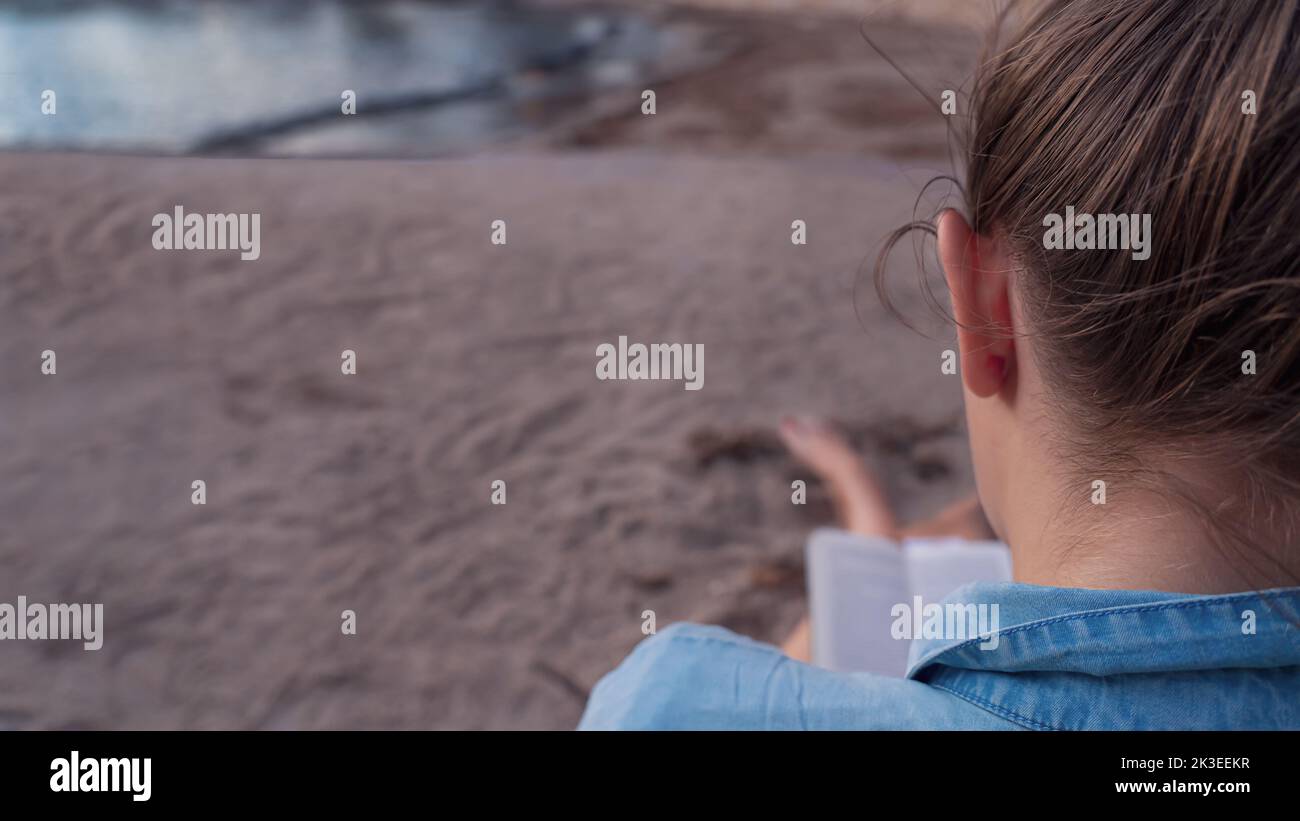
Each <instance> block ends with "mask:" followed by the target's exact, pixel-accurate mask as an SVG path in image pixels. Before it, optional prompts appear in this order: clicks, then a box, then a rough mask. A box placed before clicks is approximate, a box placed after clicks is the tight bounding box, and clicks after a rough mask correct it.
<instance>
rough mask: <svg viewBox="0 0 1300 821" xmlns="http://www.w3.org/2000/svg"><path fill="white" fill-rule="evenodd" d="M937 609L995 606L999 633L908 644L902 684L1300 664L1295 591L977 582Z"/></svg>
mask: <svg viewBox="0 0 1300 821" xmlns="http://www.w3.org/2000/svg"><path fill="white" fill-rule="evenodd" d="M942 604H943V605H944V606H945V607H947V606H948V605H971V604H974V605H976V606H977V607H978V606H980V605H986V606H988V605H993V604H996V605H997V623H996V629H993V630H992V631H991V633H990V635H989V636H986V637H983V638H979V637H977V638H945V639H926V638H922V639H919V640H917V641H914V642H913V645H912V649H911V663H910V664H909V667H908V672H907V677H908V678H924V677H925V675H926V672H927V671H928V670H930V669H931V668H933V667H936V666H947V667H955V668H964V669H969V670H998V671H1003V672H1024V671H1053V672H1074V673H1086V674H1090V675H1096V676H1106V675H1112V674H1117V673H1151V672H1167V671H1174V670H1207V669H1222V668H1232V667H1236V668H1243V667H1244V668H1259V667H1280V666H1286V665H1300V587H1289V588H1278V589H1273V590H1262V591H1252V592H1246V593H1232V594H1227V595H1215V596H1203V595H1190V594H1186V593H1163V592H1153V591H1139V590H1083V589H1074V588H1059V587H1041V586H1038V585H1029V584H1017V583H997V584H990V583H976V584H969V585H966V586H964V587H961V588H959V589H958V590H956V591H955V592H953V594H952V595H950V596H948V597H947V598H946V599H944V601H943V603H942ZM989 626H990V627H992V624H991V623H990V625H989ZM967 635H969V634H967Z"/></svg>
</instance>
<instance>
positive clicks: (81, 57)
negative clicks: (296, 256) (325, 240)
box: [0, 0, 662, 155]
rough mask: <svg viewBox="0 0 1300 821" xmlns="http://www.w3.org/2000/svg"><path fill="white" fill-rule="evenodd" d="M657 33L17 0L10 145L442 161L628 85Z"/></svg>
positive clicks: (468, 12)
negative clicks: (352, 107) (48, 106)
mask: <svg viewBox="0 0 1300 821" xmlns="http://www.w3.org/2000/svg"><path fill="white" fill-rule="evenodd" d="M661 40H662V37H661V32H658V31H656V30H655V29H654V27H653V26H651V25H650V24H648V23H646V22H645V21H643V20H640V19H639V18H637V17H635V16H630V15H628V14H625V13H622V12H609V11H601V12H593V11H569V10H556V9H536V8H533V7H530V6H527V5H524V4H519V3H512V2H506V1H505V0H500V2H490V1H489V0H480V2H460V3H437V2H422V1H421V0H370V1H369V2H360V1H357V2H349V0H316V1H315V2H306V0H225V2H218V1H217V0H192V1H191V2H183V1H182V0H164V1H161V2H142V1H141V0H136V1H135V2H90V3H87V2H53V1H52V0H46V2H39V3H18V4H9V5H6V6H4V7H2V8H0V148H40V149H90V150H110V151H131V152H151V153H189V152H199V153H229V152H234V153H243V154H273V155H278V154H287V155H300V154H345V155H346V154H365V155H424V154H436V153H440V152H443V151H448V150H455V149H457V148H463V147H466V146H469V145H473V144H477V143H480V142H482V141H484V140H490V139H498V138H501V137H504V136H511V135H516V134H519V133H523V132H527V131H528V130H530V129H533V128H535V127H537V125H538V114H537V111H538V109H539V106H538V105H537V104H536V101H538V100H542V101H547V105H546V106H541V108H542V109H545V110H552V109H558V108H559V105H558V103H555V101H557V100H567V101H570V102H572V101H575V100H579V101H580V100H581V99H582V98H583V97H584V95H589V94H590V93H592V92H594V91H597V90H600V89H604V88H608V87H611V86H620V85H627V84H630V83H632V82H633V81H635V80H637V79H638V78H639V77H640V76H641V75H642V74H643V72H644V71H645V70H646V67H647V66H648V65H649V64H650V63H651V62H652V61H653V60H654V59H655V56H656V54H657V52H658V51H659V50H660V48H661V46H662V43H661ZM47 89H48V90H53V91H54V92H55V94H56V97H55V99H54V102H55V105H56V109H55V110H56V113H55V114H54V115H53V116H48V115H46V114H43V113H42V110H41V105H42V94H43V92H44V91H45V90H47ZM347 89H350V90H352V91H355V93H356V97H357V104H356V108H357V116H355V117H346V116H343V114H342V112H341V105H342V103H343V100H342V96H341V95H342V93H343V91H344V90H347ZM542 119H543V120H544V119H545V118H544V117H543V118H542Z"/></svg>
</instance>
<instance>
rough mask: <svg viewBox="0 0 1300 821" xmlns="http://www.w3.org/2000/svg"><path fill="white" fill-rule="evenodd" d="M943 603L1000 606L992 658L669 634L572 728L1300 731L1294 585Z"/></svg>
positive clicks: (982, 591)
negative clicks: (796, 657)
mask: <svg viewBox="0 0 1300 821" xmlns="http://www.w3.org/2000/svg"><path fill="white" fill-rule="evenodd" d="M947 601H958V602H971V601H982V602H997V603H998V604H999V607H1000V618H999V623H1000V627H999V629H998V630H997V632H996V635H997V639H998V640H997V642H996V647H992V648H991V649H983V648H985V647H989V645H992V644H994V643H993V642H988V641H986V640H984V639H981V638H975V639H950V640H944V639H920V640H917V641H915V642H913V644H912V648H911V656H910V664H909V669H908V671H907V677H906V678H889V677H885V676H877V675H870V674H865V673H836V672H832V671H830V670H825V669H821V668H818V667H813V666H810V665H807V664H803V663H801V662H797V661H793V660H791V659H789V658H788V657H786V656H785V655H784V654H782V653H781V651H780V650H778V649H777V648H775V647H773V646H771V645H768V644H763V643H760V642H756V641H751V640H749V639H746V638H742V637H740V636H737V635H736V634H734V633H732V632H730V631H728V630H724V629H722V628H720V627H703V626H699V625H694V624H676V625H673V626H672V627H669V628H668V629H666V630H663V631H661V632H660V633H659V634H658V635H655V636H651V637H650V638H648V639H646V640H645V641H643V642H641V644H639V645H638V646H637V647H636V649H635V650H633V651H632V653H631V655H629V656H628V657H627V659H625V660H624V661H623V663H622V664H620V665H619V666H618V668H617V669H615V670H614V671H613V672H611V673H609V674H608V675H606V676H605V677H604V678H603V679H601V680H600V682H599V683H598V684H597V685H596V688H595V689H594V690H593V691H592V694H591V699H590V700H589V702H588V704H587V709H586V712H585V713H584V714H583V716H582V722H581V724H580V725H579V729H593V730H594V729H754V730H759V729H763V730H787V729H788V730H794V729H828V730H829V729H837V730H840V729H853V730H876V729H879V730H905V729H937V730H950V729H1033V730H1064V729H1070V730H1100V729H1108V730H1131V729H1292V730H1294V729H1300V588H1285V589H1277V590H1266V591H1257V592H1250V593H1234V594H1230V595H1219V596H1196V595H1188V594H1183V593H1157V592H1143V591H1132V590H1076V589H1067V588H1054V587H1039V586H1035V585H1026V584H1010V583H1002V584H974V585H967V586H966V587H963V588H962V589H960V590H958V591H956V592H955V593H953V594H952V595H951V596H949V597H948V599H946V600H945V602H947ZM985 638H987V637H985Z"/></svg>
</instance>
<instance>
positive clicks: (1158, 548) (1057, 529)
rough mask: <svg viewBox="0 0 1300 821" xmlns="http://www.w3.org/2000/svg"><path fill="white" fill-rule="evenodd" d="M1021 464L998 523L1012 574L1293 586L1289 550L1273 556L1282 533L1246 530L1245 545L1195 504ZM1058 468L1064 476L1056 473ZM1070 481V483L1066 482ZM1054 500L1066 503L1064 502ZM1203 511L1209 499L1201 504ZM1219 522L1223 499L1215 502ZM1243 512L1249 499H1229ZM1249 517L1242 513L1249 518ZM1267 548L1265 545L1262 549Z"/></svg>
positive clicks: (1034, 578)
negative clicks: (1051, 477)
mask: <svg viewBox="0 0 1300 821" xmlns="http://www.w3.org/2000/svg"><path fill="white" fill-rule="evenodd" d="M1043 475H1045V474H1044V473H1037V472H1034V471H1018V472H1017V477H1018V478H1017V480H1016V486H1015V487H1013V488H1010V490H1011V495H1008V496H1006V497H1005V498H1006V499H1007V500H1008V502H1009V504H1008V505H1006V507H1008V508H1011V509H1012V510H1011V515H1010V516H1008V517H1004V519H1003V521H1002V530H1003V531H1004V532H1003V534H1002V535H1003V537H1004V538H1005V539H1006V541H1007V543H1008V544H1009V545H1010V546H1011V552H1012V562H1013V566H1014V567H1015V579H1016V581H1020V582H1026V583H1029V584H1040V585H1050V586H1055V587H1084V588H1096V589H1123V590H1163V591H1170V592H1180V593H1233V592H1239V591H1244V590H1256V589H1264V588H1270V587H1288V586H1292V585H1296V584H1298V583H1300V566H1297V563H1296V562H1295V561H1294V560H1295V556H1291V557H1289V558H1290V559H1291V561H1290V562H1289V563H1288V561H1286V558H1288V557H1284V556H1281V555H1279V553H1278V552H1277V548H1278V546H1279V545H1285V544H1287V538H1286V536H1284V535H1283V534H1282V533H1273V534H1261V533H1259V530H1260V529H1259V528H1258V527H1246V528H1243V532H1245V533H1247V534H1250V536H1249V538H1250V544H1241V543H1238V542H1236V541H1229V540H1228V538H1227V537H1226V536H1225V535H1221V534H1223V533H1226V532H1228V531H1224V530H1223V529H1222V528H1221V527H1220V528H1216V527H1214V526H1212V525H1211V523H1210V522H1209V521H1208V520H1207V518H1206V516H1205V515H1203V514H1199V513H1198V512H1197V511H1196V509H1195V508H1196V506H1194V505H1189V504H1186V503H1183V502H1175V501H1173V500H1172V499H1171V498H1170V497H1169V495H1168V494H1162V493H1160V492H1158V491H1136V490H1132V489H1127V488H1125V487H1123V486H1122V485H1120V486H1118V487H1117V486H1116V485H1117V484H1119V482H1120V480H1117V481H1116V482H1110V483H1107V487H1106V496H1105V497H1104V499H1105V501H1104V502H1102V501H1100V499H1101V498H1103V497H1100V496H1099V494H1098V493H1097V490H1096V489H1095V488H1093V487H1092V485H1091V482H1087V483H1084V484H1083V486H1082V487H1080V486H1079V482H1078V481H1077V480H1075V481H1073V482H1068V483H1067V482H1061V481H1042V480H1041V477H1042V476H1043ZM1056 475H1058V476H1059V475H1061V474H1059V473H1058V474H1056ZM1067 485H1068V486H1067ZM1061 499H1069V500H1071V501H1070V502H1069V503H1068V504H1064V505H1062V504H1061V502H1060V500H1061ZM1202 507H1205V509H1207V510H1208V509H1209V506H1202ZM1213 507H1216V508H1218V510H1217V512H1216V516H1218V517H1220V520H1221V521H1220V524H1222V523H1223V520H1224V519H1225V518H1226V517H1227V510H1224V508H1227V507H1229V506H1227V505H1224V504H1219V505H1215V506H1213ZM1234 507H1237V508H1239V509H1243V510H1245V511H1250V510H1251V508H1250V506H1248V505H1244V504H1243V505H1236V506H1234ZM1248 521H1249V519H1248V518H1247V522H1248ZM1269 551H1272V552H1269Z"/></svg>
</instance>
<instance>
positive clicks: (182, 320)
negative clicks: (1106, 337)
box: [0, 8, 975, 729]
mask: <svg viewBox="0 0 1300 821" xmlns="http://www.w3.org/2000/svg"><path fill="white" fill-rule="evenodd" d="M671 13H672V14H675V15H682V14H690V15H700V17H699V24H700V25H704V26H714V27H717V28H720V29H726V30H727V33H728V35H729V36H731V37H739V38H740V41H741V42H740V45H741V47H739V48H737V49H736V50H735V53H734V54H733V55H732V56H729V57H727V58H726V59H725V60H722V61H721V62H719V63H718V64H717V65H714V66H712V67H710V68H706V69H702V70H701V71H699V72H697V73H692V74H688V75H685V76H682V77H676V78H674V79H673V80H672V81H671V82H668V83H666V84H665V85H664V86H662V87H660V88H659V89H658V112H657V113H656V114H655V115H654V116H653V117H644V116H643V115H641V114H640V112H639V110H638V105H639V99H634V100H633V101H632V102H631V103H630V104H628V103H625V102H619V101H613V102H609V101H607V102H606V104H605V105H603V106H602V107H601V108H600V109H599V111H600V113H599V114H598V115H591V116H587V117H585V118H583V119H566V120H563V121H556V122H554V123H551V124H548V125H547V126H546V127H544V128H539V129H538V131H537V132H536V133H534V134H531V135H529V136H527V137H524V138H520V139H517V140H512V141H509V142H506V143H502V144H496V145H490V146H484V147H483V148H482V150H479V151H476V152H472V153H464V154H459V155H457V156H452V157H445V158H440V159H431V160H348V161H330V160H322V159H300V160H279V159H261V158H252V159H241V158H224V157H223V158H193V157H165V158H155V157H144V156H111V155H97V154H50V153H39V152H25V153H8V154H3V155H0V180H2V181H3V184H2V185H0V248H2V249H3V251H2V252H0V280H2V281H3V283H4V288H3V290H2V291H0V299H2V300H3V316H4V318H5V321H4V322H3V323H0V363H3V364H2V365H0V367H2V368H3V378H4V381H5V385H6V388H5V390H4V392H3V394H4V398H3V402H2V404H0V454H2V455H0V459H3V460H4V467H3V475H4V477H5V481H4V482H3V483H2V484H0V513H2V515H3V517H4V519H5V521H6V522H8V523H9V524H8V526H7V527H5V528H4V529H3V531H2V532H0V567H3V568H5V571H4V578H3V589H0V600H3V601H13V600H14V599H15V597H16V596H17V595H19V594H22V595H25V596H27V597H28V598H29V599H31V600H33V601H42V602H86V603H91V602H94V603H102V605H103V622H102V626H101V627H102V634H103V635H102V641H103V644H102V647H101V648H99V649H96V650H86V649H84V648H83V646H82V643H81V642H62V643H61V642H52V641H51V642H39V641H27V642H6V643H5V644H4V645H3V646H0V653H3V658H4V660H5V663H4V664H3V665H0V727H4V728H24V729H26V728H88V729H116V728H129V729H161V728H200V729H289V728H300V729H354V728H381V729H388V728H408V729H451V728H486V729H506V728H510V729H541V728H552V729H563V728H570V727H573V726H574V725H575V724H576V723H577V721H578V718H579V716H580V715H581V711H582V707H583V704H584V703H585V699H586V696H587V694H588V692H589V691H590V689H591V687H592V686H593V685H594V684H595V682H596V681H597V680H598V679H599V677H600V676H601V675H603V674H604V673H605V672H607V671H608V670H610V669H611V668H612V667H613V666H614V665H616V664H617V663H618V662H619V661H620V660H621V659H622V658H623V657H624V656H625V655H626V653H627V652H628V651H630V650H631V649H632V648H633V647H634V646H635V645H636V644H637V642H638V641H640V640H642V639H643V638H644V635H643V632H642V626H643V624H644V623H645V617H644V614H645V613H646V611H653V614H654V620H655V623H656V624H657V626H658V628H659V629H662V628H663V627H664V626H666V625H668V624H670V623H672V622H675V621H680V620H692V621H701V622H711V623H719V624H722V625H724V626H727V627H730V628H732V629H734V630H736V631H738V632H741V633H743V634H745V635H748V636H752V637H754V638H756V639H759V640H763V641H779V640H780V639H781V638H782V637H783V635H784V633H785V632H786V631H788V630H789V629H790V628H791V627H793V626H794V624H795V623H796V621H797V620H798V619H799V617H800V616H801V614H802V613H803V611H804V609H805V606H806V605H805V601H804V596H805V591H804V581H803V572H802V564H803V545H804V541H805V539H806V538H807V535H808V533H809V532H810V530H811V529H812V528H813V527H817V526H820V525H824V524H829V523H830V515H831V513H830V508H829V505H828V502H827V499H826V496H825V493H824V492H823V491H822V489H821V488H820V487H819V486H818V485H817V484H816V482H815V481H812V477H811V476H810V475H808V474H807V472H806V471H803V470H801V469H800V468H798V467H797V466H796V465H794V464H793V463H792V462H791V461H790V460H789V459H788V458H787V457H786V455H785V454H784V453H783V451H782V450H781V448H780V447H779V445H778V442H777V439H776V437H775V426H776V425H777V423H778V422H779V420H780V418H781V417H782V415H783V414H787V413H809V414H816V415H819V416H823V417H826V418H829V419H832V420H835V421H837V422H838V423H839V424H841V425H842V426H843V427H844V428H845V429H846V430H847V431H848V432H849V433H850V434H851V436H852V438H853V439H854V441H855V442H856V443H857V444H858V445H859V446H860V448H861V451H862V452H863V454H864V457H865V458H867V459H868V460H869V461H870V462H871V464H872V465H873V466H874V467H875V468H876V469H877V470H878V471H879V474H880V476H881V477H882V480H883V481H884V483H885V485H886V486H887V488H888V490H889V493H890V495H891V497H892V498H893V499H894V500H895V502H896V505H897V509H898V511H899V513H900V516H901V517H902V518H903V519H905V520H906V519H912V518H917V517H920V516H924V515H926V514H929V513H932V512H934V511H935V510H937V509H939V508H940V507H941V506H943V505H944V504H946V503H947V502H949V501H952V500H954V499H956V498H958V497H960V496H962V495H965V494H967V493H969V492H970V491H971V488H972V485H971V476H970V467H969V457H968V454H967V452H966V443H965V438H964V434H963V421H962V418H961V411H960V408H961V402H960V385H959V382H958V378H957V377H956V376H952V375H944V374H942V373H941V371H940V362H941V357H942V352H943V351H944V350H945V349H947V348H950V347H952V346H953V342H952V334H951V331H950V330H949V329H947V328H946V327H945V326H944V324H943V323H942V322H941V321H939V319H938V318H937V317H934V316H933V315H932V314H931V312H930V310H929V308H928V306H927V304H926V301H925V299H924V298H923V296H922V292H921V289H920V287H919V286H918V270H917V265H916V254H915V253H914V248H913V245H912V244H911V243H910V242H904V243H902V244H900V246H899V248H898V251H897V252H896V254H895V255H894V260H893V261H894V264H893V265H892V266H891V269H890V282H891V290H892V292H894V293H895V296H896V301H897V303H898V306H899V308H900V310H902V312H903V313H904V315H905V316H907V317H908V318H909V319H911V320H912V321H914V322H915V323H917V324H919V325H920V326H922V330H925V331H927V332H928V335H927V334H922V333H917V332H916V331H914V330H911V329H909V328H907V327H906V326H905V325H904V324H903V323H902V322H900V321H899V320H897V319H896V318H894V317H892V316H891V315H890V314H889V313H888V312H887V311H886V310H885V309H884V308H883V307H882V306H881V305H880V304H879V302H878V300H877V298H876V294H875V290H874V285H873V283H872V280H871V267H872V263H873V262H874V260H875V255H876V253H877V251H878V250H879V247H880V242H881V240H882V239H883V238H884V236H885V235H886V234H887V233H888V232H889V231H891V230H892V229H894V228H895V227H897V226H898V225H901V224H904V223H906V222H907V221H908V220H910V219H911V218H912V216H913V210H914V203H915V200H916V197H917V194H918V192H919V190H920V188H921V186H922V184H924V182H925V181H926V180H927V179H929V178H930V177H932V176H934V175H935V174H939V173H946V172H948V171H950V170H951V167H950V165H949V162H948V156H947V146H948V139H947V131H946V127H945V123H944V122H943V120H942V117H941V116H940V115H938V114H937V112H936V111H935V110H934V109H933V107H932V106H931V105H930V104H929V103H928V102H927V101H926V100H925V99H924V97H922V96H921V95H919V94H918V93H917V91H916V90H915V89H913V88H912V87H911V86H909V85H908V84H907V83H906V82H905V81H904V80H903V79H902V78H900V77H899V76H897V73H896V72H895V71H894V70H893V69H891V67H890V66H888V65H887V64H885V63H884V62H883V61H882V60H880V59H879V58H878V57H876V56H875V55H874V52H872V50H871V49H870V48H869V47H868V46H867V45H866V44H865V43H864V42H863V40H862V38H861V36H860V34H859V31H858V27H857V25H856V23H855V22H854V20H853V18H852V17H851V16H846V17H840V16H836V15H833V14H825V15H817V16H812V17H807V18H803V17H801V18H800V19H799V20H798V21H793V20H791V19H790V18H789V17H783V16H781V14H779V13H763V14H758V15H739V16H730V15H733V14H735V13H734V12H731V11H725V10H724V11H716V10H708V11H697V10H693V9H681V8H679V9H674V10H672V11H671ZM718 15H722V16H718ZM881 26H882V29H881V35H882V37H883V38H884V40H885V41H886V42H888V43H889V45H890V46H891V48H892V49H894V50H896V53H897V54H898V55H899V59H900V60H903V61H905V62H908V63H909V64H910V65H911V66H914V67H915V69H916V71H917V73H918V75H919V76H922V77H925V78H931V79H930V80H926V82H931V81H932V82H933V83H934V84H935V87H936V88H942V87H943V86H942V85H940V83H941V82H942V79H941V78H943V77H945V76H947V75H952V76H956V77H959V76H960V75H961V73H962V71H963V70H965V69H964V68H963V67H966V68H968V66H969V63H970V60H971V59H972V58H973V52H972V49H973V46H972V44H973V43H974V42H975V41H974V39H973V37H971V36H970V35H969V34H968V33H966V32H964V31H963V30H960V29H957V28H954V27H949V26H946V25H944V24H942V23H939V22H935V21H934V20H908V19H899V20H893V21H890V22H883V23H881ZM968 47H969V48H968ZM962 49H965V50H964V51H963V50H962ZM958 55H959V56H958ZM927 203H928V201H927ZM181 205H183V206H184V209H185V210H186V211H193V212H199V213H250V214H251V213H257V214H260V253H259V254H258V256H257V258H255V259H241V258H240V253H239V252H238V251H237V250H226V251H222V250H207V251H194V252H178V251H175V250H171V251H169V250H158V249H156V248H155V247H154V246H153V245H152V244H151V242H150V236H151V234H152V231H153V229H152V227H151V220H152V219H153V218H154V216H155V215H157V214H160V213H171V212H172V211H173V209H174V208H177V207H178V206H181ZM922 216H928V213H924V214H922ZM497 220H500V221H502V222H503V223H504V224H505V226H506V227H507V238H506V240H505V242H504V243H503V244H494V243H493V241H492V225H493V223H494V221H497ZM796 220H802V221H803V222H804V223H805V224H806V227H807V242H806V244H803V245H796V244H793V243H792V242H791V232H792V223H793V222H794V221H796ZM930 256H931V259H930V262H929V265H928V266H927V269H928V271H929V274H930V282H931V285H932V287H934V288H936V289H938V288H940V287H941V286H940V284H939V283H938V282H937V280H936V278H935V276H934V274H935V264H934V262H933V258H932V256H933V255H932V254H931V255H930ZM620 337H627V338H628V339H630V340H634V341H642V342H662V343H682V344H691V345H700V346H702V348H703V351H704V352H705V355H704V357H703V362H704V365H703V372H702V377H701V387H700V388H699V389H698V390H686V389H684V388H683V384H682V383H681V382H675V381H671V380H666V381H665V380H647V381H626V380H602V379H600V378H598V376H597V365H598V361H599V357H598V347H599V346H601V345H605V344H617V343H618V342H619V338H620ZM47 350H50V351H54V352H55V353H56V354H57V372H56V373H53V374H51V373H43V372H42V368H41V363H42V352H43V351H47ZM345 351H352V352H354V354H355V362H356V372H355V374H345V373H343V372H341V369H340V358H341V355H343V352H345ZM800 479H802V480H806V481H808V482H809V488H810V490H809V499H808V503H807V504H806V505H796V504H792V501H791V495H792V482H795V481H796V480H800ZM195 480H201V481H203V482H204V486H205V489H206V499H205V503H204V504H202V505H196V504H193V503H192V493H193V484H192V483H193V482H194V481H195ZM498 481H500V482H504V487H505V489H506V491H505V499H506V501H505V504H494V503H493V487H494V483H495V482H498ZM349 610H350V611H353V612H354V614H355V621H356V634H355V635H347V634H345V633H343V632H342V631H341V630H340V618H341V614H342V613H343V612H344V611H349Z"/></svg>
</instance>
